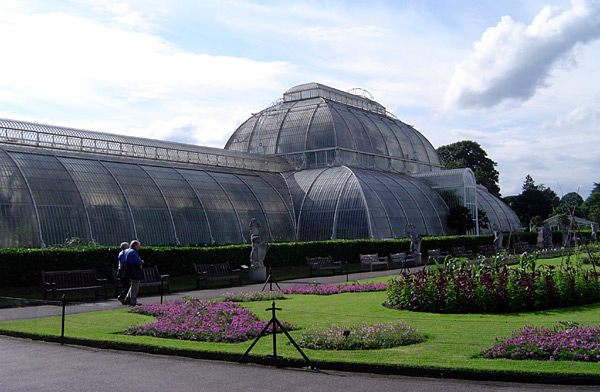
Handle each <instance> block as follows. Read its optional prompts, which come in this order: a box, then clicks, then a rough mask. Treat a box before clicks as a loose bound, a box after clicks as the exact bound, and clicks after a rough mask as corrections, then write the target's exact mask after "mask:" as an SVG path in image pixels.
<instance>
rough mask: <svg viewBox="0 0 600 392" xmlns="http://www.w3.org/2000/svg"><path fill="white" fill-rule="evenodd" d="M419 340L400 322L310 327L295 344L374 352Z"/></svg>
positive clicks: (415, 334) (306, 346) (416, 333)
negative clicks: (321, 327)
mask: <svg viewBox="0 0 600 392" xmlns="http://www.w3.org/2000/svg"><path fill="white" fill-rule="evenodd" d="M344 331H345V332H346V333H345V334H344ZM346 335H347V336H346ZM423 341H425V336H423V335H422V334H421V333H419V332H418V331H417V330H416V329H414V328H413V327H411V326H410V325H407V324H405V323H403V322H402V321H395V322H391V323H380V324H372V325H368V324H365V323H361V324H357V325H351V326H344V325H332V326H331V327H329V328H326V329H317V328H312V329H308V330H306V331H304V332H302V335H301V336H300V339H299V340H298V345H300V346H301V347H305V348H310V349H313V350H374V349H382V348H391V347H398V346H406V345H409V344H415V343H420V342H423Z"/></svg>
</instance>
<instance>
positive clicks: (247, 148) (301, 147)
mask: <svg viewBox="0 0 600 392" xmlns="http://www.w3.org/2000/svg"><path fill="white" fill-rule="evenodd" d="M363 91H364V90H363ZM225 148H226V149H228V150H236V151H243V152H248V153H260V154H268V155H278V156H284V157H286V158H288V161H290V162H291V163H292V164H293V165H294V166H295V167H297V168H307V167H322V166H335V165H342V164H343V165H347V166H354V167H361V168H370V169H378V170H386V171H393V172H401V173H404V172H408V173H420V172H427V171H433V170H438V169H440V168H441V165H440V160H439V158H438V155H437V153H436V152H435V149H434V148H433V146H432V145H431V143H430V142H429V141H428V140H427V139H426V138H425V137H424V136H423V135H422V134H421V133H420V132H418V131H417V130H416V129H414V128H413V127H412V126H410V125H408V124H405V123H403V122H402V121H400V120H398V119H397V118H395V117H394V116H393V115H390V114H388V112H387V111H386V109H385V107H383V106H382V105H381V104H379V103H377V102H375V101H373V100H372V99H370V98H368V97H365V96H361V95H356V94H352V93H349V92H344V91H341V90H337V89H334V88H331V87H328V86H325V85H322V84H318V83H307V84H301V85H298V86H295V87H292V88H291V89H289V90H288V91H286V92H285V93H284V94H283V99H280V100H278V101H276V102H274V103H273V104H272V105H270V106H269V107H268V108H266V109H264V110H262V111H261V112H259V113H257V114H254V115H252V117H250V118H249V119H248V120H246V121H245V122H244V123H243V124H242V125H240V126H239V127H238V129H237V130H236V131H235V132H234V133H233V135H232V136H231V137H230V138H229V140H228V141H227V144H226V145H225Z"/></svg>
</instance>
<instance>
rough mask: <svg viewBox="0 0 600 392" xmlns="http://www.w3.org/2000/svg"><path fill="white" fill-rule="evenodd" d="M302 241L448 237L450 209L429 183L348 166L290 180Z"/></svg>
mask: <svg viewBox="0 0 600 392" xmlns="http://www.w3.org/2000/svg"><path fill="white" fill-rule="evenodd" d="M284 176H285V179H286V182H287V184H288V187H289V189H290V193H291V195H292V200H293V203H294V210H295V213H296V219H297V227H296V230H297V237H298V240H299V241H303V240H304V241H306V240H328V239H336V238H403V237H406V236H407V233H406V228H407V225H410V224H412V225H414V226H415V227H416V228H417V230H418V231H419V232H420V233H421V234H422V235H428V236H431V235H434V236H438V235H446V234H448V233H449V232H450V231H449V230H448V227H447V224H446V222H447V216H448V207H447V206H446V204H445V202H444V201H443V199H442V198H441V197H440V195H438V194H437V193H436V192H435V191H433V190H432V189H431V188H430V187H428V186H427V185H426V184H425V183H423V182H421V181H419V180H417V179H415V178H413V177H410V176H407V175H402V174H397V173H385V172H381V171H374V170H364V169H353V168H348V167H345V166H337V167H331V168H323V169H314V170H302V171H296V172H291V173H287V174H285V175H284Z"/></svg>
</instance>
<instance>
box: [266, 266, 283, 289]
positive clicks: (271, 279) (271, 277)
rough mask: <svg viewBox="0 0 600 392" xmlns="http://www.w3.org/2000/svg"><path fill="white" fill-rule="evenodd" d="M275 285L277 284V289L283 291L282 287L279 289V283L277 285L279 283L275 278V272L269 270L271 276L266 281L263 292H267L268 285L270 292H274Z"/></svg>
mask: <svg viewBox="0 0 600 392" xmlns="http://www.w3.org/2000/svg"><path fill="white" fill-rule="evenodd" d="M273 283H275V286H277V288H278V289H279V290H281V287H279V283H277V281H276V280H275V278H274V277H273V270H272V269H271V268H269V276H267V280H265V285H264V286H263V288H262V290H261V291H265V288H266V287H267V284H268V285H269V291H273Z"/></svg>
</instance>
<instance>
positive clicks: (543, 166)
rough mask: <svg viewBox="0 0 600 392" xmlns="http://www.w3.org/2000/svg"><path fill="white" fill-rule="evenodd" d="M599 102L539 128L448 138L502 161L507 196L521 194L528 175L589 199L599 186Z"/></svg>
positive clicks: (457, 132)
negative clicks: (474, 145) (477, 147)
mask: <svg viewBox="0 0 600 392" xmlns="http://www.w3.org/2000/svg"><path fill="white" fill-rule="evenodd" d="M599 123H600V101H597V102H595V103H592V104H588V105H584V106H580V107H577V108H575V109H573V110H572V111H570V112H569V113H567V114H565V115H562V116H559V117H557V118H554V119H552V120H548V121H545V122H543V123H541V124H538V125H536V126H518V125H513V126H508V127H504V128H501V129H500V130H498V131H496V132H490V131H481V130H474V129H468V128H463V129H453V130H452V131H451V136H449V138H450V139H454V140H465V139H470V140H476V141H478V142H479V143H480V144H481V146H482V147H483V149H484V150H485V151H486V152H487V153H488V156H489V157H490V158H491V159H493V160H494V161H496V162H498V167H497V169H498V171H499V172H500V186H501V188H502V194H503V195H504V196H508V195H515V194H518V193H520V192H521V185H522V184H523V181H524V179H525V176H526V175H527V174H530V175H531V176H532V177H533V178H534V180H535V181H536V183H538V184H545V185H546V186H549V187H550V188H552V189H553V190H554V191H555V192H556V193H558V194H559V195H560V194H561V193H568V192H572V191H577V190H578V189H579V190H580V192H581V194H582V195H583V196H584V197H586V196H587V194H588V193H589V191H590V189H591V187H592V185H593V182H598V181H599V180H600V178H598V169H597V168H598V167H600V155H598V152H597V148H598V146H599V145H600V132H598V124H599Z"/></svg>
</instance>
